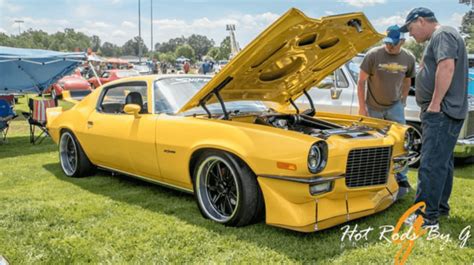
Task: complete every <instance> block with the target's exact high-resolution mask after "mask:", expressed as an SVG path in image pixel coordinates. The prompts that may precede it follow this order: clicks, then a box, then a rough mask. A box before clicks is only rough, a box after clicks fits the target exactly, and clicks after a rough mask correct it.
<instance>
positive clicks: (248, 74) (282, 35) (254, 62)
mask: <svg viewBox="0 0 474 265" xmlns="http://www.w3.org/2000/svg"><path fill="white" fill-rule="evenodd" d="M382 38H383V35H381V34H379V33H377V32H376V31H375V29H374V28H373V27H372V25H371V24H370V22H369V21H368V19H367V18H366V17H365V15H364V14H363V13H350V14H343V15H335V16H328V17H323V18H321V19H311V18H309V17H307V16H306V15H305V14H303V13H302V12H301V11H299V10H297V9H294V8H292V9H290V10H289V11H288V12H286V13H285V14H284V15H283V16H281V17H280V18H279V19H278V20H277V21H275V22H274V23H273V24H272V25H271V26H270V27H268V28H267V29H266V30H265V31H263V32H262V33H261V34H260V35H259V36H258V37H257V38H256V39H254V40H253V41H252V42H251V43H250V44H249V45H247V47H245V49H243V50H242V51H241V52H239V53H238V55H237V56H236V57H235V58H233V59H232V61H230V62H229V63H228V64H227V65H226V66H225V67H224V68H223V69H222V70H221V71H220V72H219V73H218V74H217V75H216V76H214V77H213V78H212V79H211V80H210V81H209V82H208V83H207V84H206V85H205V86H204V87H203V88H202V89H201V90H200V91H199V92H198V93H196V95H194V96H193V97H192V98H191V99H190V100H189V101H188V102H187V103H186V104H185V105H184V106H183V107H182V108H181V110H180V112H183V111H186V110H189V109H191V108H194V107H197V106H199V105H201V104H205V103H207V104H209V103H215V102H217V101H218V100H217V96H216V93H218V94H219V96H220V97H221V98H222V100H223V101H236V100H261V101H270V102H275V103H278V104H281V105H284V106H285V105H288V104H289V103H290V102H289V100H290V99H292V100H295V99H296V98H298V97H299V96H301V95H302V94H303V93H304V90H307V89H309V88H311V87H313V86H314V85H316V84H317V83H318V82H320V81H321V80H322V79H323V78H324V77H326V76H327V75H329V74H331V73H332V72H333V71H335V70H336V69H337V68H338V67H339V66H341V65H342V64H344V63H345V62H347V61H348V60H350V59H351V58H352V57H354V56H355V55H357V53H359V52H361V51H362V50H364V49H366V48H368V47H369V46H371V45H373V44H374V43H376V42H377V41H379V40H380V39H382Z"/></svg>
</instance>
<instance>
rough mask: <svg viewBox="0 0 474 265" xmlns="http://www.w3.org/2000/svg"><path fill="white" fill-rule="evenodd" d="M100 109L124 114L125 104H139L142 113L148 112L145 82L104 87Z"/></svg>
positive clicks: (103, 111) (105, 111) (104, 111)
mask: <svg viewBox="0 0 474 265" xmlns="http://www.w3.org/2000/svg"><path fill="white" fill-rule="evenodd" d="M102 93H103V94H102V98H101V101H100V104H99V107H98V110H99V111H100V112H102V113H110V114H123V113H124V112H123V108H124V107H125V104H137V105H139V106H140V107H141V111H140V113H148V109H147V99H148V96H147V85H146V83H145V82H133V83H127V84H120V85H116V86H112V87H108V88H105V89H104V92H102Z"/></svg>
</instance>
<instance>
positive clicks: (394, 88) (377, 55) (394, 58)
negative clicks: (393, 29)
mask: <svg viewBox="0 0 474 265" xmlns="http://www.w3.org/2000/svg"><path fill="white" fill-rule="evenodd" d="M360 69H362V70H363V71H364V72H366V73H367V74H368V75H369V78H368V80H367V81H368V82H367V99H366V102H367V105H368V106H369V107H370V108H372V109H375V110H379V111H382V110H386V109H388V108H390V107H392V106H393V105H394V104H395V103H397V102H398V101H400V99H401V97H402V88H403V80H404V79H405V78H406V77H410V78H411V77H415V57H414V56H413V55H412V54H411V53H410V52H409V51H407V50H405V49H401V50H400V53H399V54H389V53H388V52H387V51H386V50H385V47H384V46H379V47H375V48H373V49H371V50H370V51H369V52H368V53H367V54H366V55H365V57H364V60H363V61H362V63H361V65H360Z"/></svg>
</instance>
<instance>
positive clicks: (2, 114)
mask: <svg viewBox="0 0 474 265" xmlns="http://www.w3.org/2000/svg"><path fill="white" fill-rule="evenodd" d="M13 100H14V99H13ZM16 117H17V115H16V113H15V111H14V110H13V105H12V104H10V102H9V101H8V100H6V99H4V98H0V142H5V141H6V139H7V134H8V129H9V128H10V121H11V120H13V119H14V118H16Z"/></svg>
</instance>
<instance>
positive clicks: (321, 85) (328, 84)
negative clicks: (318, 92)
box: [316, 77, 334, 89]
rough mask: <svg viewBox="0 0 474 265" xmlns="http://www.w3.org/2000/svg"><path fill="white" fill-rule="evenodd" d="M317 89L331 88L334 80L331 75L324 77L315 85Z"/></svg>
mask: <svg viewBox="0 0 474 265" xmlns="http://www.w3.org/2000/svg"><path fill="white" fill-rule="evenodd" d="M316 87H317V88H319V89H331V88H333V87H334V80H333V79H332V77H326V78H324V79H323V80H322V81H321V82H319V83H318V85H317V86H316Z"/></svg>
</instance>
